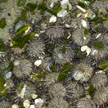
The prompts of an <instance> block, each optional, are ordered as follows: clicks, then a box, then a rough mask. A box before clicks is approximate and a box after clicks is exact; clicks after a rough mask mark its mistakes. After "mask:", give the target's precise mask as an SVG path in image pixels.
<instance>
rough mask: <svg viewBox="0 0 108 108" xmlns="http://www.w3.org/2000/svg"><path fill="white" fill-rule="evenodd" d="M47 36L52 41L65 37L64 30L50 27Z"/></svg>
mask: <svg viewBox="0 0 108 108" xmlns="http://www.w3.org/2000/svg"><path fill="white" fill-rule="evenodd" d="M46 35H47V36H48V37H49V39H51V40H54V39H60V38H63V36H64V29H63V28H62V27H59V26H56V27H50V28H48V29H47V30H46Z"/></svg>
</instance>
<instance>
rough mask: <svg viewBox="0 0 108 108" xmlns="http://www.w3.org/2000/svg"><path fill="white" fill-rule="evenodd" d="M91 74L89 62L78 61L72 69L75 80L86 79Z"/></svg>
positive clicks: (82, 80)
mask: <svg viewBox="0 0 108 108" xmlns="http://www.w3.org/2000/svg"><path fill="white" fill-rule="evenodd" d="M92 74H93V68H92V67H91V66H90V64H87V63H86V62H85V63H80V64H78V65H76V67H75V68H74V70H73V77H74V79H75V80H79V81H81V82H85V81H88V80H89V79H90V78H91V76H92Z"/></svg>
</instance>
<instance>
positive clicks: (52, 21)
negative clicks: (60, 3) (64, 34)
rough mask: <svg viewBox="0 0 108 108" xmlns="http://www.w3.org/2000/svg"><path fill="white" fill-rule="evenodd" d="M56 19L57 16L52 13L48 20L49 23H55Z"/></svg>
mask: <svg viewBox="0 0 108 108" xmlns="http://www.w3.org/2000/svg"><path fill="white" fill-rule="evenodd" d="M56 21H57V17H56V16H54V15H52V16H51V18H50V20H49V22H50V23H55V22H56Z"/></svg>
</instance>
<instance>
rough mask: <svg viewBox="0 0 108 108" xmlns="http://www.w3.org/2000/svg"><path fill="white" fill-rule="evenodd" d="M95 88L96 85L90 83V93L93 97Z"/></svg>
mask: <svg viewBox="0 0 108 108" xmlns="http://www.w3.org/2000/svg"><path fill="white" fill-rule="evenodd" d="M94 90H95V88H94V86H93V85H89V89H88V93H89V95H90V96H91V97H93V95H94Z"/></svg>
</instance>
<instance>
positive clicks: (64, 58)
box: [53, 45, 74, 64]
mask: <svg viewBox="0 0 108 108" xmlns="http://www.w3.org/2000/svg"><path fill="white" fill-rule="evenodd" d="M64 49H65V51H64V52H63V50H64ZM64 49H63V45H58V46H57V47H56V48H55V49H54V52H53V58H54V60H55V62H56V63H58V64H64V63H69V62H71V60H72V58H73V57H74V53H73V50H72V48H71V47H68V46H65V47H64Z"/></svg>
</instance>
